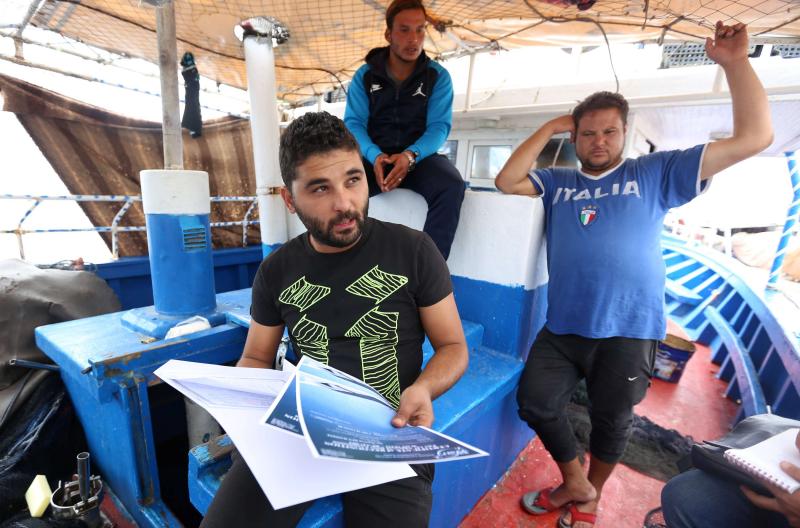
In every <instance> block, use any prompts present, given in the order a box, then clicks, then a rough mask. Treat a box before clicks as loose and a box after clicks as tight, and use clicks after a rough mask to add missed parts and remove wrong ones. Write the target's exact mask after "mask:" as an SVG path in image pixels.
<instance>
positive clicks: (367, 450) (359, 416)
mask: <svg viewBox="0 0 800 528" xmlns="http://www.w3.org/2000/svg"><path fill="white" fill-rule="evenodd" d="M394 415H395V409H394V408H393V407H392V405H391V404H390V403H389V402H388V401H387V400H386V399H385V398H384V397H383V396H382V395H381V394H380V393H379V392H378V391H377V390H375V389H374V388H372V387H370V386H369V385H368V384H366V383H364V382H363V381H361V380H359V379H357V378H354V377H352V376H349V375H348V374H345V373H343V372H341V371H339V370H336V369H334V368H332V367H328V366H326V365H323V364H321V363H319V362H317V361H314V360H312V359H310V358H308V357H304V358H303V359H302V360H301V361H300V363H299V364H298V366H297V370H296V372H295V374H294V377H293V378H292V379H290V380H289V381H288V382H287V384H286V386H285V387H284V390H283V391H282V393H281V394H279V395H278V397H277V398H276V399H275V402H273V405H272V406H271V407H270V409H269V410H268V412H267V414H266V415H265V417H264V420H263V421H264V423H265V424H267V425H270V426H272V427H276V428H278V429H281V430H283V431H285V432H288V433H291V434H295V435H302V436H303V437H304V438H305V441H306V443H307V444H308V447H309V449H310V451H311V453H312V454H313V455H314V456H315V457H318V458H327V459H334V460H342V461H344V460H349V461H353V462H399V463H402V464H423V463H434V462H445V461H450V460H462V459H467V458H473V457H480V456H487V453H486V452H485V451H483V450H481V449H478V448H476V447H473V446H470V445H468V444H465V443H464V442H461V441H459V440H456V439H454V438H451V437H449V436H447V435H444V434H442V433H439V432H437V431H434V430H432V429H429V428H427V427H415V426H405V427H400V428H397V427H394V426H392V424H391V420H392V418H393V417H394ZM298 429H299V430H298Z"/></svg>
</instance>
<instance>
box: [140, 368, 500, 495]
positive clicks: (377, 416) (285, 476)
mask: <svg viewBox="0 0 800 528" xmlns="http://www.w3.org/2000/svg"><path fill="white" fill-rule="evenodd" d="M287 366H290V365H289V364H288V363H287ZM155 374H156V375H157V376H158V377H159V378H161V379H162V380H164V382H166V383H168V384H169V385H171V386H172V387H174V388H175V389H176V390H178V391H179V392H181V393H182V394H183V395H184V396H186V397H188V398H190V399H191V400H193V401H194V402H196V403H197V404H198V405H200V406H202V407H203V408H204V409H206V410H207V411H208V412H209V413H210V414H211V415H212V416H213V417H214V418H215V419H216V420H217V421H218V422H219V424H220V425H221V426H222V428H223V429H225V431H226V432H227V433H228V435H229V436H230V438H231V440H232V441H233V443H234V444H235V445H236V448H237V449H238V450H239V453H240V454H241V455H242V457H243V458H244V460H245V462H246V463H247V465H248V467H249V468H250V470H251V471H252V472H253V476H254V477H255V478H256V480H257V481H258V483H259V485H260V486H261V488H262V489H263V490H264V494H265V495H266V496H267V498H269V501H270V503H271V504H272V507H273V508H276V509H279V508H285V507H287V506H292V505H294V504H299V503H301V502H306V501H309V500H313V499H317V498H320V497H325V496H328V495H335V494H338V493H343V492H346V491H352V490H355V489H360V488H365V487H369V486H375V485H378V484H383V483H385V482H390V481H393V480H398V479H402V478H407V477H413V476H415V475H416V473H415V472H414V471H413V470H412V469H411V467H409V465H408V464H419V463H430V462H445V461H450V460H461V459H466V458H472V457H479V456H486V455H487V453H486V452H484V451H482V450H480V449H477V448H475V447H472V446H470V445H468V444H465V443H463V442H460V441H458V440H455V439H453V438H450V437H448V436H446V435H443V434H441V433H438V432H436V431H433V430H431V429H428V428H426V427H413V426H406V427H402V428H395V427H393V426H392V425H391V423H390V422H391V419H392V418H393V417H394V414H395V410H394V409H393V408H392V406H391V404H390V403H389V402H388V401H387V400H386V399H385V398H384V397H383V396H382V395H381V394H380V393H379V392H378V391H376V390H375V389H373V388H372V387H370V386H369V385H367V384H366V383H364V382H362V381H361V380H359V379H357V378H354V377H352V376H349V375H348V374H345V373H343V372H341V371H339V370H336V369H334V368H332V367H328V366H326V365H323V364H322V363H319V362H316V361H314V360H312V359H310V358H308V357H304V358H303V359H302V360H301V361H300V363H298V365H297V368H296V369H291V371H276V370H268V369H252V368H241V367H223V366H218V365H207V364H202V363H192V362H187V361H178V360H171V361H169V362H167V363H166V364H165V365H163V366H162V367H161V368H159V369H158V370H156V371H155Z"/></svg>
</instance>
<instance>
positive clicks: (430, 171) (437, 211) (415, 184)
mask: <svg viewBox="0 0 800 528" xmlns="http://www.w3.org/2000/svg"><path fill="white" fill-rule="evenodd" d="M362 161H363V162H364V170H365V171H366V173H367V181H368V182H369V195H370V196H375V195H376V194H380V193H381V189H380V187H378V184H377V182H376V181H375V170H374V168H373V166H372V163H370V162H369V161H368V160H367V159H365V158H362ZM389 167H390V166H387V170H386V172H385V173H384V174H389V171H388V168H389ZM399 187H400V188H402V189H410V190H412V191H414V192H415V193H417V194H420V195H422V197H423V198H425V201H426V202H427V203H428V216H427V217H426V218H425V226H424V227H423V228H422V230H423V231H425V232H426V233H427V234H428V235H429V236H430V237H431V238H432V239H433V243H434V244H436V247H437V248H439V251H440V252H441V253H442V256H443V257H444V258H445V260H446V259H447V257H448V256H449V255H450V246H452V245H453V238H454V237H455V236H456V228H457V227H458V218H459V216H460V215H461V202H463V201H464V190H465V189H466V183H465V182H464V180H463V179H462V178H461V174H459V172H458V169H456V168H455V166H454V165H453V164H452V163H450V160H448V159H447V158H446V157H444V156H442V155H441V154H433V155H432V156H428V157H427V158H425V159H423V160H421V161H420V162H419V163H417V166H416V167H415V168H414V170H413V171H411V172H409V173H408V175H407V176H406V177H405V178H403V181H402V183H400V185H399Z"/></svg>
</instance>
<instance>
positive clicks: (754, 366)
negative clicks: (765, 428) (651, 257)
mask: <svg viewBox="0 0 800 528" xmlns="http://www.w3.org/2000/svg"><path fill="white" fill-rule="evenodd" d="M662 247H663V256H664V261H665V264H666V268H667V287H666V306H667V312H668V314H669V316H670V318H672V319H673V320H674V321H675V322H677V323H678V324H679V325H681V326H682V327H683V328H684V329H685V330H686V332H687V333H688V334H689V336H690V337H691V338H692V339H694V340H696V341H698V342H700V343H702V344H706V345H708V346H709V347H710V349H711V352H712V361H713V362H715V363H718V364H720V365H721V368H720V371H719V373H718V376H719V377H720V378H721V379H723V380H725V381H728V382H729V383H728V388H727V390H726V395H727V396H728V397H729V398H732V399H734V400H737V401H739V402H740V403H741V404H742V406H741V408H740V412H739V416H738V417H737V420H738V419H741V418H743V417H746V416H750V415H752V414H758V413H763V412H775V413H776V414H780V415H781V416H788V417H791V418H800V317H794V318H791V317H789V318H781V319H779V317H784V316H785V315H786V314H785V312H786V311H787V309H792V310H793V313H795V315H798V316H800V310H798V309H797V308H796V307H792V308H789V307H791V303H790V302H788V300H787V299H786V298H785V297H784V295H783V293H782V292H780V291H774V290H772V291H766V292H765V291H763V288H762V287H757V288H753V287H751V286H750V284H748V283H747V281H745V280H744V279H743V277H742V276H741V274H740V273H738V271H742V270H741V269H740V266H743V265H742V264H740V263H738V262H736V261H734V260H733V259H731V258H730V257H726V256H725V255H722V254H721V253H718V252H716V251H714V250H711V249H708V248H704V247H701V246H692V245H689V244H687V243H686V242H685V241H682V240H680V239H678V238H676V237H672V236H670V235H664V237H663V238H662ZM697 298H700V302H697ZM791 321H796V322H795V323H792V322H791Z"/></svg>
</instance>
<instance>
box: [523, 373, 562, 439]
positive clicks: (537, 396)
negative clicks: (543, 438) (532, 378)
mask: <svg viewBox="0 0 800 528" xmlns="http://www.w3.org/2000/svg"><path fill="white" fill-rule="evenodd" d="M523 379H524V378H523ZM540 387H541V386H540V385H538V384H535V383H520V384H519V387H517V406H518V407H519V409H518V411H517V413H518V414H519V417H520V419H522V421H524V422H527V423H528V425H529V426H531V427H532V428H534V429H537V428H541V427H543V426H544V427H546V426H547V424H550V423H555V422H557V421H558V419H559V416H560V415H561V412H560V411H559V410H558V409H556V408H555V407H554V406H552V405H548V403H552V398H548V395H547V394H545V393H543V391H541V390H539V389H540Z"/></svg>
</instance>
